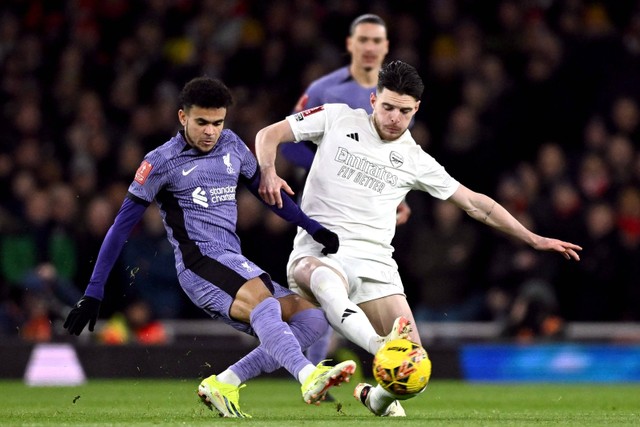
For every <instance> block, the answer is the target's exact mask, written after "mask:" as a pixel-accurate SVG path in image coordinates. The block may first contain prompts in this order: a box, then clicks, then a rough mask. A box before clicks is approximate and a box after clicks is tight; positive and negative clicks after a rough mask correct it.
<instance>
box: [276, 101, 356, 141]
mask: <svg viewBox="0 0 640 427" xmlns="http://www.w3.org/2000/svg"><path fill="white" fill-rule="evenodd" d="M348 110H350V109H349V107H348V106H347V105H345V104H323V105H320V106H318V107H313V108H309V109H307V110H304V111H300V112H299V113H295V114H291V115H289V116H287V117H286V119H287V121H288V122H289V125H290V126H291V130H292V131H293V135H294V137H295V140H296V141H312V142H313V143H314V144H318V143H319V142H320V140H321V139H322V136H323V135H324V134H325V133H326V132H327V130H328V126H329V124H330V123H332V122H333V121H334V120H333V118H334V117H338V116H339V115H340V114H341V113H347V112H348Z"/></svg>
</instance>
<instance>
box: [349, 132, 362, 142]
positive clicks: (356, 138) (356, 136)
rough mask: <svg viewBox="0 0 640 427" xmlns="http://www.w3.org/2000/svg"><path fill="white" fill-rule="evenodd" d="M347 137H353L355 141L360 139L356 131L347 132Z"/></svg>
mask: <svg viewBox="0 0 640 427" xmlns="http://www.w3.org/2000/svg"><path fill="white" fill-rule="evenodd" d="M347 137H348V138H351V139H355V140H356V141H360V137H359V136H358V133H357V132H354V133H348V134H347Z"/></svg>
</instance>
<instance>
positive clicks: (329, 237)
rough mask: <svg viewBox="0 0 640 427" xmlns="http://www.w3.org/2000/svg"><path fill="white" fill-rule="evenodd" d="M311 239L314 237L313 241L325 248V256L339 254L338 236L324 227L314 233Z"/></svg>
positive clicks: (323, 251)
mask: <svg viewBox="0 0 640 427" xmlns="http://www.w3.org/2000/svg"><path fill="white" fill-rule="evenodd" d="M311 237H313V240H315V241H316V242H318V243H321V244H322V245H323V246H324V249H323V250H322V253H323V254H324V255H328V254H335V253H336V252H338V248H339V247H340V239H338V235H337V234H336V233H334V232H333V231H330V230H328V229H326V228H324V227H322V228H321V229H320V230H318V231H316V232H315V233H313V235H312V236H311Z"/></svg>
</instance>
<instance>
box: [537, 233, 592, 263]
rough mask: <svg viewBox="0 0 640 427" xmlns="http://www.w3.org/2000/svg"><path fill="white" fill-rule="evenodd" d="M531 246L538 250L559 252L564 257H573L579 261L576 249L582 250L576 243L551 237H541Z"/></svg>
mask: <svg viewBox="0 0 640 427" xmlns="http://www.w3.org/2000/svg"><path fill="white" fill-rule="evenodd" d="M533 247H534V248H535V249H537V250H539V251H555V252H559V253H560V254H561V255H562V256H563V257H565V258H566V259H574V260H576V261H580V255H578V251H581V250H582V247H581V246H578V245H576V244H573V243H569V242H563V241H562V240H558V239H551V238H549V237H542V238H541V239H539V240H538V241H537V242H536V243H535V244H534V246H533Z"/></svg>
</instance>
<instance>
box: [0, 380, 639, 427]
mask: <svg viewBox="0 0 640 427" xmlns="http://www.w3.org/2000/svg"><path fill="white" fill-rule="evenodd" d="M197 386H198V380H197V379H193V380H188V381H187V380H130V379H127V380H90V381H89V382H88V383H87V384H86V385H82V386H77V387H28V386H26V385H24V384H23V383H22V382H19V381H0V390H1V393H0V396H1V398H2V401H1V404H0V425H2V426H53V425H55V426H91V425H96V426H97V425H100V426H110V425H111V426H116V425H118V426H120V425H121V426H211V425H212V424H214V423H215V425H220V426H237V425H238V426H239V425H243V426H280V425H287V426H322V427H327V426H332V427H333V426H358V425H361V426H365V425H366V426H368V425H389V424H394V425H398V426H400V425H402V426H403V427H406V426H425V425H432V426H523V425H535V426H545V425H549V426H551V425H553V426H557V425H562V426H581V427H583V426H607V425H610V426H632V425H633V426H637V425H640V384H628V385H626V384H622V385H618V384H616V385H603V384H593V385H591V384H588V385H587V384H578V385H575V384H571V385H568V384H567V385H564V384H562V385H556V384H553V385H552V384H469V383H464V382H455V381H432V382H431V383H430V385H429V387H428V388H427V390H426V391H425V392H424V393H423V394H422V395H421V396H418V397H417V398H415V399H412V400H409V401H406V402H404V403H403V406H404V407H405V409H406V411H407V417H406V418H395V419H394V418H379V417H374V416H373V415H372V414H370V413H369V412H368V411H367V410H366V409H365V408H364V406H362V405H361V404H360V403H359V402H358V401H356V400H355V399H354V398H353V397H352V395H351V393H352V391H353V387H354V386H355V384H351V383H349V384H345V385H342V386H341V387H339V388H337V389H333V391H332V393H333V395H334V396H335V397H336V401H335V402H332V403H323V404H321V405H320V406H313V405H307V404H305V403H303V402H302V398H301V396H300V387H299V385H298V384H297V383H296V382H294V381H293V380H288V379H256V380H252V381H250V382H249V384H248V386H247V387H246V388H244V389H243V390H242V391H241V393H240V395H241V401H240V403H241V407H242V410H243V411H245V412H247V413H249V414H251V415H252V416H253V418H252V419H241V420H238V419H228V418H218V417H217V416H216V415H215V414H214V413H213V412H211V411H209V410H208V409H207V408H206V407H205V406H204V405H202V404H201V403H200V400H199V398H198V397H197V395H196V389H197Z"/></svg>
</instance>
